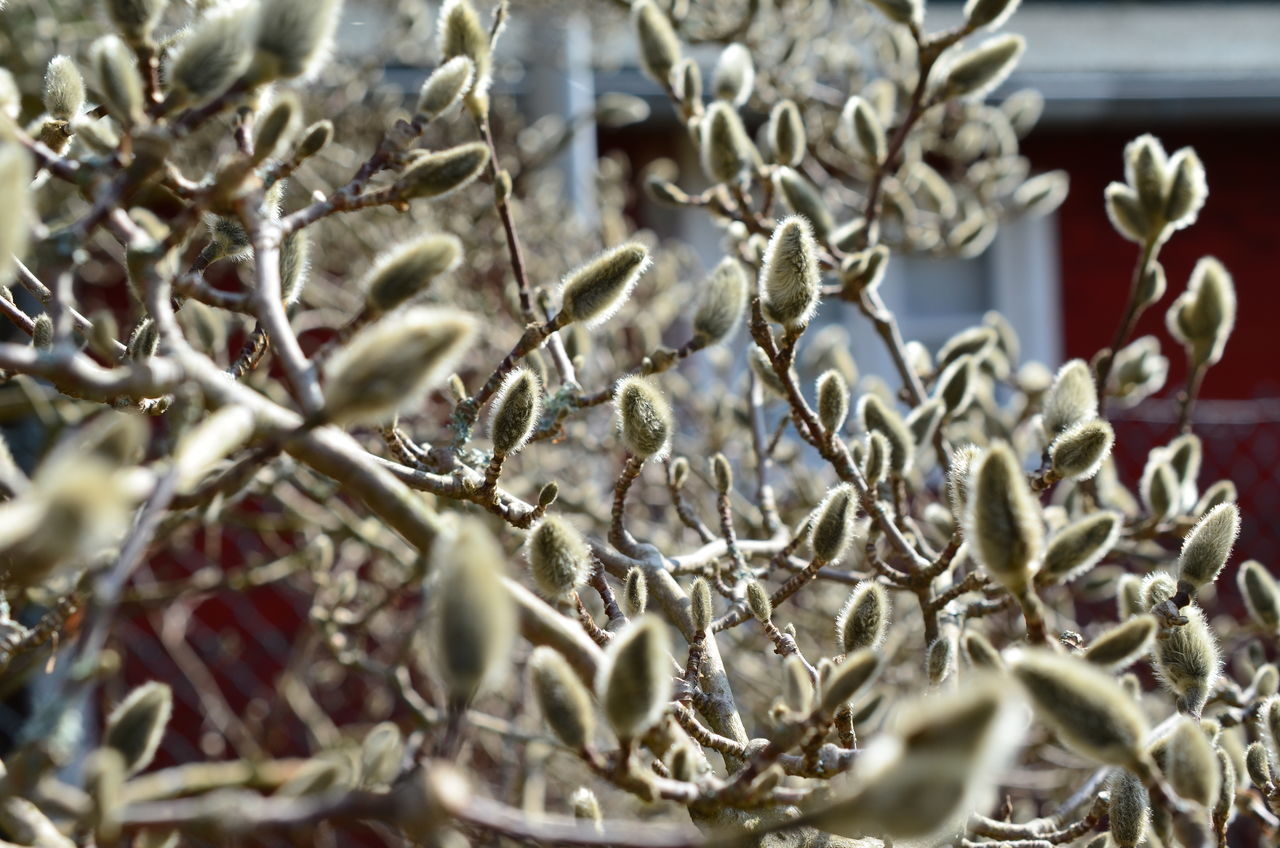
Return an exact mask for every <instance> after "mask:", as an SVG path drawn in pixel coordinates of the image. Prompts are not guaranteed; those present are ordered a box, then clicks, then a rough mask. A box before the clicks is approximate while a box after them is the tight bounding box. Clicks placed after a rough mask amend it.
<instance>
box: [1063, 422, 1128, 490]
mask: <svg viewBox="0 0 1280 848" xmlns="http://www.w3.org/2000/svg"><path fill="white" fill-rule="evenodd" d="M1115 440H1116V434H1115V431H1114V430H1112V429H1111V425H1110V424H1108V423H1107V422H1106V421H1103V420H1102V419H1101V418H1094V419H1092V420H1089V421H1081V422H1079V423H1078V424H1074V425H1072V426H1071V427H1068V428H1067V429H1066V430H1063V431H1062V432H1061V433H1060V434H1058V437H1057V438H1056V439H1054V440H1053V442H1051V443H1050V444H1049V462H1050V468H1051V470H1052V472H1053V476H1054V477H1056V478H1057V479H1059V480H1089V479H1091V478H1092V477H1093V476H1094V475H1096V474H1097V473H1098V469H1099V468H1101V467H1102V463H1103V462H1104V461H1106V458H1107V457H1108V456H1110V455H1111V447H1112V445H1114V444H1115Z"/></svg>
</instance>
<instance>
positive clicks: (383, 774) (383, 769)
mask: <svg viewBox="0 0 1280 848" xmlns="http://www.w3.org/2000/svg"><path fill="white" fill-rule="evenodd" d="M348 573H350V572H348ZM403 757H404V735H403V734H401V733H400V728H398V727H396V726H395V724H393V723H392V722H389V721H384V722H379V723H378V724H376V725H374V726H373V727H372V728H371V729H370V730H369V732H368V733H366V734H365V737H364V740H363V741H362V742H361V743H360V785H361V786H362V787H364V788H387V787H389V786H390V785H391V784H392V783H393V782H394V781H395V779H396V777H398V776H399V774H400V761H401V759H403Z"/></svg>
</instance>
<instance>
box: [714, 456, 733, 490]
mask: <svg viewBox="0 0 1280 848" xmlns="http://www.w3.org/2000/svg"><path fill="white" fill-rule="evenodd" d="M711 479H712V480H714V481H715V485H716V492H717V493H718V494H721V495H727V494H729V493H730V492H731V491H733V467H732V466H731V465H729V460H728V459H727V458H725V455H724V454H722V453H718V454H716V455H715V456H713V457H711Z"/></svg>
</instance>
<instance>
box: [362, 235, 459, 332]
mask: <svg viewBox="0 0 1280 848" xmlns="http://www.w3.org/2000/svg"><path fill="white" fill-rule="evenodd" d="M461 261H462V242H460V241H459V240H458V238H457V237H456V236H453V235H449V234H441V233H431V234H429V235H426V236H423V237H422V238H419V239H417V240H416V241H411V242H406V243H404V244H402V245H400V246H398V247H396V248H393V249H392V250H391V251H390V252H388V253H387V254H386V255H385V256H383V258H382V259H380V260H379V261H378V264H377V265H375V266H374V268H373V270H372V271H371V272H370V273H369V276H368V277H367V278H366V279H365V281H364V282H363V283H362V284H361V288H363V289H364V291H365V309H366V311H367V312H368V313H369V314H370V315H380V314H382V313H384V312H390V311H391V310H392V309H395V308H396V307H397V306H400V305H401V304H403V303H406V302H408V301H410V300H412V299H413V298H414V297H416V296H417V295H418V294H420V293H421V292H422V291H424V290H425V289H426V287H427V285H428V284H430V282H431V281H432V279H434V278H435V277H438V276H439V275H441V274H444V273H447V272H449V271H452V270H453V269H454V268H456V267H457V266H458V263H460V262H461Z"/></svg>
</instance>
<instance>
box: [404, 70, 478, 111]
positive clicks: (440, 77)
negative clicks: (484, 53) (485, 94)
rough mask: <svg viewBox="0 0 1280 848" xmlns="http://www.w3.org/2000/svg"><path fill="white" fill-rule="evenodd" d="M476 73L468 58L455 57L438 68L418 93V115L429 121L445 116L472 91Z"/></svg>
mask: <svg viewBox="0 0 1280 848" xmlns="http://www.w3.org/2000/svg"><path fill="white" fill-rule="evenodd" d="M475 73H476V66H475V63H473V62H472V61H471V59H470V58H468V57H467V56H454V57H453V58H452V59H450V60H449V61H447V62H445V63H444V64H443V65H441V66H440V67H438V68H436V69H435V71H433V72H432V74H431V76H429V77H427V79H426V82H424V83H423V84H422V88H421V90H419V92H418V114H419V115H422V116H423V117H424V118H426V119H427V120H428V121H429V120H431V119H432V118H436V117H438V116H439V115H442V114H444V112H446V111H447V110H448V109H449V108H450V107H452V106H453V104H455V103H457V102H458V101H459V100H461V99H462V96H463V95H464V94H466V92H467V91H469V90H470V89H471V83H472V82H473V81H474V80H475Z"/></svg>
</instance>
